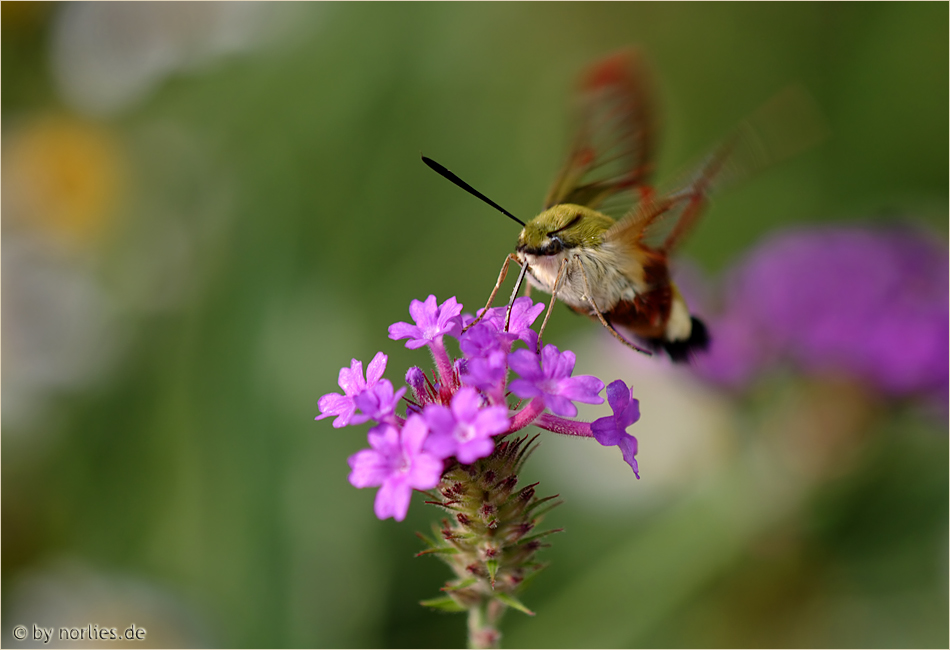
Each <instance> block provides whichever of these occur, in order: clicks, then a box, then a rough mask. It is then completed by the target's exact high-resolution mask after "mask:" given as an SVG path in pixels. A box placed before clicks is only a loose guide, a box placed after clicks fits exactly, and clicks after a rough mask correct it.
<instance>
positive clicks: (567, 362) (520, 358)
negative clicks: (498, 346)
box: [508, 345, 604, 417]
mask: <svg viewBox="0 0 950 650" xmlns="http://www.w3.org/2000/svg"><path fill="white" fill-rule="evenodd" d="M575 361H576V357H575V356H574V353H573V352H571V351H570V350H565V351H564V352H561V351H560V350H558V349H557V347H555V346H554V345H546V346H544V349H543V350H541V355H540V358H539V356H538V355H537V354H535V353H534V351H532V350H524V349H522V350H515V351H514V352H512V353H511V354H509V355H508V365H509V367H510V368H511V369H512V370H514V371H515V372H517V373H518V374H519V375H521V379H515V380H513V381H511V383H510V384H508V387H509V389H510V390H511V392H512V393H514V394H515V395H517V396H518V397H521V398H541V399H542V400H543V401H544V405H545V406H546V407H547V409H548V410H549V411H551V413H554V414H556V415H564V416H567V417H574V416H575V415H577V407H576V406H574V402H586V403H587V404H603V402H604V398H602V397H601V396H600V395H598V393H599V392H600V391H601V390H603V388H604V382H602V381H601V380H599V379H597V377H594V376H592V375H580V376H577V377H571V373H572V372H574V363H575Z"/></svg>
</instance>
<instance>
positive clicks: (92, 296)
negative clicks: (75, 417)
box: [2, 235, 123, 432]
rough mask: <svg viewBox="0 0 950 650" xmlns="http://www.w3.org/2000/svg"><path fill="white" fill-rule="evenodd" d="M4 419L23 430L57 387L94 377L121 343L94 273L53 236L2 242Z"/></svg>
mask: <svg viewBox="0 0 950 650" xmlns="http://www.w3.org/2000/svg"><path fill="white" fill-rule="evenodd" d="M2 251H3V255H2V269H3V272H2V284H3V290H2V295H3V323H2V332H3V360H2V364H3V424H4V427H5V428H6V427H9V428H7V429H6V430H7V431H8V432H9V431H13V432H15V431H18V430H20V429H21V428H22V427H23V426H25V425H27V424H29V423H30V422H31V421H33V420H34V418H35V417H36V416H38V415H40V414H41V413H42V411H43V409H44V408H45V407H46V406H47V404H48V400H49V399H50V398H51V397H52V396H54V395H55V394H58V393H62V392H69V391H74V390H77V389H80V388H82V387H83V386H85V385H88V384H94V383H95V382H96V381H97V380H99V379H101V378H102V377H103V375H104V374H105V372H106V371H107V370H108V369H109V368H110V367H111V366H112V365H113V364H114V361H115V359H116V357H117V356H118V352H119V350H120V348H121V347H122V338H123V337H122V336H121V334H122V331H121V328H120V327H119V325H120V323H119V321H118V319H117V318H116V316H117V314H116V311H115V309H114V307H113V305H112V303H111V302H110V300H109V298H108V297H107V295H106V294H105V293H104V292H103V290H102V289H101V287H100V286H99V284H98V282H97V280H96V279H95V277H93V275H92V274H91V273H90V272H89V271H87V270H86V269H85V268H84V267H83V266H82V265H80V264H77V263H75V261H70V260H67V259H65V258H63V257H62V256H61V255H59V254H58V251H56V250H55V248H54V247H53V246H51V244H50V242H48V241H45V240H42V239H39V238H35V237H28V236H23V235H8V236H6V237H4V238H3V242H2Z"/></svg>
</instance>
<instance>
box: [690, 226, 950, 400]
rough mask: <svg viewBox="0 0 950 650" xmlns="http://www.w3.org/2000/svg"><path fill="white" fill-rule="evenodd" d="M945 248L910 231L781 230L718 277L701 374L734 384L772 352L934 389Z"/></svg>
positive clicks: (947, 308) (946, 330)
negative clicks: (720, 301)
mask: <svg viewBox="0 0 950 650" xmlns="http://www.w3.org/2000/svg"><path fill="white" fill-rule="evenodd" d="M947 264H948V259H947V251H946V249H945V248H944V247H942V246H940V245H939V244H937V243H936V242H934V241H932V240H930V239H929V238H928V237H926V236H925V235H924V234H922V233H920V232H916V231H914V230H911V229H909V228H890V229H876V230H875V229H861V228H856V227H850V228H847V227H839V228H827V229H811V230H801V231H792V232H785V233H781V234H779V235H777V236H775V237H772V238H771V239H769V240H767V241H766V242H765V243H763V244H761V245H760V246H758V247H757V248H756V249H755V250H754V251H753V252H752V254H751V255H749V257H748V258H747V259H746V260H745V262H744V263H742V264H740V265H739V266H738V267H737V268H736V269H734V270H733V271H732V273H731V275H730V276H729V277H728V279H727V283H728V284H727V286H728V289H727V294H726V296H725V299H724V309H723V311H722V313H721V315H720V316H719V318H718V319H716V318H713V319H711V321H712V323H711V325H712V327H711V329H712V331H713V337H712V344H711V346H710V350H709V354H707V355H701V356H699V357H697V361H696V368H697V370H698V371H699V372H700V373H701V374H703V375H705V376H706V377H708V378H710V379H712V380H714V381H717V382H720V383H723V384H726V385H729V386H733V387H739V386H743V385H746V384H748V383H749V382H750V381H752V380H753V379H754V378H755V376H756V375H757V374H758V373H759V372H760V371H762V370H763V369H764V368H766V367H768V366H769V365H771V364H772V363H773V362H774V361H776V360H778V359H787V360H790V361H791V362H792V363H794V364H795V365H796V366H798V367H799V368H800V369H802V370H803V371H805V372H809V373H825V372H837V373H846V374H849V375H852V376H855V377H858V378H860V379H862V380H864V381H866V382H868V383H869V384H871V385H872V386H874V387H876V388H877V389H878V390H880V391H882V392H883V393H885V394H888V395H891V396H895V397H898V396H906V395H911V394H921V393H930V394H933V393H942V399H943V401H946V396H947V389H948V386H947V383H948V381H947V380H948V370H947V364H946V360H947V357H948V355H950V349H948V336H950V316H948V314H950V304H948V273H947Z"/></svg>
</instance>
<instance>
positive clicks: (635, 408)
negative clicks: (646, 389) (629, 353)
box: [590, 379, 640, 478]
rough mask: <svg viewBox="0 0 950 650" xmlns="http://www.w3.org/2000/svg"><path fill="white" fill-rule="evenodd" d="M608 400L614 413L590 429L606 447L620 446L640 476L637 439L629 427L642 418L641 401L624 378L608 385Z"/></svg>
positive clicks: (596, 422)
mask: <svg viewBox="0 0 950 650" xmlns="http://www.w3.org/2000/svg"><path fill="white" fill-rule="evenodd" d="M607 402H608V403H609V404H610V409H611V410H612V411H613V412H614V414H613V415H610V416H607V417H604V418H600V419H598V420H594V421H593V422H591V425H590V429H591V431H592V432H593V434H594V438H595V439H596V440H597V442H599V443H600V444H602V445H604V446H605V447H613V446H617V447H620V451H621V453H622V454H623V459H624V460H625V461H626V462H627V464H628V465H630V467H631V468H632V469H633V473H634V474H636V476H637V478H640V471H639V469H638V467H637V459H636V458H635V457H636V455H637V439H636V438H634V437H633V436H632V435H630V434H629V433H627V427H629V426H630V425H631V424H633V423H634V422H636V421H637V420H639V419H640V402H639V400H637V399H635V398H634V397H633V389H630V388H627V385H626V384H625V383H624V382H623V380H621V379H618V380H617V381H613V382H611V383H610V384H609V385H608V386H607Z"/></svg>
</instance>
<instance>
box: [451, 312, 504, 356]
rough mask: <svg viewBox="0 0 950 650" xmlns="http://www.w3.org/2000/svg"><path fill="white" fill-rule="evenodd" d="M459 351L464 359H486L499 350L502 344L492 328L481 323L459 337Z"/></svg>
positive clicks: (496, 332)
mask: <svg viewBox="0 0 950 650" xmlns="http://www.w3.org/2000/svg"><path fill="white" fill-rule="evenodd" d="M459 349H461V350H462V352H463V353H465V356H466V357H468V358H469V359H473V358H475V357H487V356H488V355H489V354H491V353H492V352H495V351H497V350H501V349H502V343H501V341H500V340H499V338H498V331H497V330H496V329H495V328H494V326H493V325H490V324H487V323H485V322H484V321H482V322H481V323H478V324H477V325H475V326H474V327H472V328H471V329H470V330H468V331H467V332H465V333H464V334H462V336H461V337H459Z"/></svg>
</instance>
